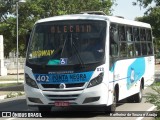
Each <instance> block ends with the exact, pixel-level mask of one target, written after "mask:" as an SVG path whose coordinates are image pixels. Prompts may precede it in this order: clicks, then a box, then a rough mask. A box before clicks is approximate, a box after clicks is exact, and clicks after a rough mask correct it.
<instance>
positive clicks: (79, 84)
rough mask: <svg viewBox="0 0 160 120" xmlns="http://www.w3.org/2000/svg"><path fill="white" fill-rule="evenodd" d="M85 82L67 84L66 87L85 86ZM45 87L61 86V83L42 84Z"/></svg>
mask: <svg viewBox="0 0 160 120" xmlns="http://www.w3.org/2000/svg"><path fill="white" fill-rule="evenodd" d="M84 84H85V83H75V84H66V88H73V87H83V86H84ZM41 85H42V87H43V88H59V85H60V84H41Z"/></svg>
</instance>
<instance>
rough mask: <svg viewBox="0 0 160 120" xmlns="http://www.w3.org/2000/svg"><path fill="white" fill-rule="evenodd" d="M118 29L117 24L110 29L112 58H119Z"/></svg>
mask: <svg viewBox="0 0 160 120" xmlns="http://www.w3.org/2000/svg"><path fill="white" fill-rule="evenodd" d="M118 42H119V37H118V28H117V25H116V24H111V27H110V55H111V56H112V57H116V56H118Z"/></svg>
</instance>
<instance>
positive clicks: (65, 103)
mask: <svg viewBox="0 0 160 120" xmlns="http://www.w3.org/2000/svg"><path fill="white" fill-rule="evenodd" d="M54 105H55V106H57V107H66V106H69V102H64V101H58V102H55V103H54Z"/></svg>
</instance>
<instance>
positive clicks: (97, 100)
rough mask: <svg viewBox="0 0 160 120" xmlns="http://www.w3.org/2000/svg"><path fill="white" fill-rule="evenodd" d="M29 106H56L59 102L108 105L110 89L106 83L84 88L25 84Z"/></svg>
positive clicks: (73, 104)
mask: <svg viewBox="0 0 160 120" xmlns="http://www.w3.org/2000/svg"><path fill="white" fill-rule="evenodd" d="M24 89H25V93H26V100H27V105H28V106H42V105H44V106H45V105H47V106H48V105H51V106H56V104H55V103H57V102H64V103H67V104H68V105H69V106H79V105H84V106H94V105H107V101H108V89H107V86H106V85H105V84H104V83H101V84H99V85H97V86H94V87H91V88H85V89H83V90H71V91H69V90H67V91H65V90H64V91H54V90H52V91H51V90H50V91H47V90H43V91H42V90H41V89H36V88H32V87H30V86H28V85H27V84H25V85H24Z"/></svg>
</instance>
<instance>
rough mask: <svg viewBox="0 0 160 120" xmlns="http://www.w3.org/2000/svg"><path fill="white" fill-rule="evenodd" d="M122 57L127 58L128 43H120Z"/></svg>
mask: <svg viewBox="0 0 160 120" xmlns="http://www.w3.org/2000/svg"><path fill="white" fill-rule="evenodd" d="M120 57H127V43H126V42H121V43H120Z"/></svg>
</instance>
